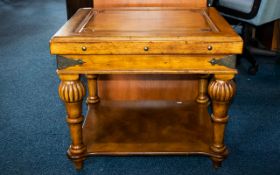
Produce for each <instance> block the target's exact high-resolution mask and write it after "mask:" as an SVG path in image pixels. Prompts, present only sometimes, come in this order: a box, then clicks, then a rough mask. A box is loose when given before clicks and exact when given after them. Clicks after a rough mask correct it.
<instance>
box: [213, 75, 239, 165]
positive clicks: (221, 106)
mask: <svg viewBox="0 0 280 175" xmlns="http://www.w3.org/2000/svg"><path fill="white" fill-rule="evenodd" d="M233 77H234V75H215V77H214V79H213V80H212V81H211V82H210V84H209V87H208V93H209V96H210V98H211V99H212V108H213V114H212V115H211V117H212V121H213V130H214V133H213V143H212V145H211V150H212V151H213V153H214V154H215V155H216V156H213V157H212V158H211V159H212V161H213V164H214V167H215V168H218V167H220V166H221V163H222V161H223V160H224V159H225V157H226V156H227V154H228V150H227V148H226V146H225V145H224V131H225V127H226V124H227V121H228V108H229V105H230V101H231V99H232V98H233V96H234V94H235V91H236V86H235V83H234V81H233V80H232V78H233Z"/></svg>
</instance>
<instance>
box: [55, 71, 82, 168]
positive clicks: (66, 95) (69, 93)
mask: <svg viewBox="0 0 280 175" xmlns="http://www.w3.org/2000/svg"><path fill="white" fill-rule="evenodd" d="M59 77H60V79H61V83H60V85H59V89H58V91H59V96H60V98H61V99H62V100H63V101H64V103H65V107H66V112H67V122H68V124H69V128H70V135H71V139H72V144H71V145H70V147H69V149H68V151H67V154H68V156H69V158H70V159H72V160H73V162H74V164H75V167H76V169H81V168H82V167H83V161H84V159H85V154H86V146H85V145H84V144H83V135H82V122H83V116H82V101H83V97H84V96H85V88H84V86H83V84H82V83H81V82H80V80H79V75H59Z"/></svg>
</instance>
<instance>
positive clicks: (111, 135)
mask: <svg viewBox="0 0 280 175" xmlns="http://www.w3.org/2000/svg"><path fill="white" fill-rule="evenodd" d="M83 129H84V136H85V137H84V143H85V144H86V145H87V146H88V155H143V154H144V155H160V154H173V155H182V154H184V155H186V154H202V155H208V156H209V155H210V156H215V154H213V153H212V151H211V150H210V147H209V144H211V142H212V132H211V131H212V129H213V128H212V123H211V118H210V116H209V114H208V111H207V105H197V104H196V103H195V102H190V101H186V102H185V101H184V102H180V103H178V102H177V101H162V100H160V101H147V100H146V101H105V100H104V101H103V100H102V101H101V102H100V103H99V104H96V105H90V106H89V112H88V115H87V118H86V121H85V125H84V128H83ZM104 131H106V132H104Z"/></svg>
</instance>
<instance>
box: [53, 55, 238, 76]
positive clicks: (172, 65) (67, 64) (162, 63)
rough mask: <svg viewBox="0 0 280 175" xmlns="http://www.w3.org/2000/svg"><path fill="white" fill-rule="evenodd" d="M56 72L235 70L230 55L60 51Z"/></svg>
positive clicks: (198, 72)
mask: <svg viewBox="0 0 280 175" xmlns="http://www.w3.org/2000/svg"><path fill="white" fill-rule="evenodd" d="M57 59H58V72H59V73H83V74H213V73H225V74H227V73H228V74H235V73H237V70H236V69H235V68H234V67H232V64H229V63H233V65H234V64H235V58H234V57H228V56H223V55H217V56H205V55H197V56H193V55H192V56H181V55H177V56H176V55H62V56H58V58H57Z"/></svg>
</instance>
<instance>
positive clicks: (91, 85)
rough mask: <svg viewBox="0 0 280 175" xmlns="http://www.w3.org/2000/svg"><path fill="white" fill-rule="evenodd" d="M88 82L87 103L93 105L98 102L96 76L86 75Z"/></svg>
mask: <svg viewBox="0 0 280 175" xmlns="http://www.w3.org/2000/svg"><path fill="white" fill-rule="evenodd" d="M86 77H87V81H88V97H87V103H88V104H94V103H97V102H99V97H98V90H97V77H98V76H97V75H92V74H88V75H86Z"/></svg>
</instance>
